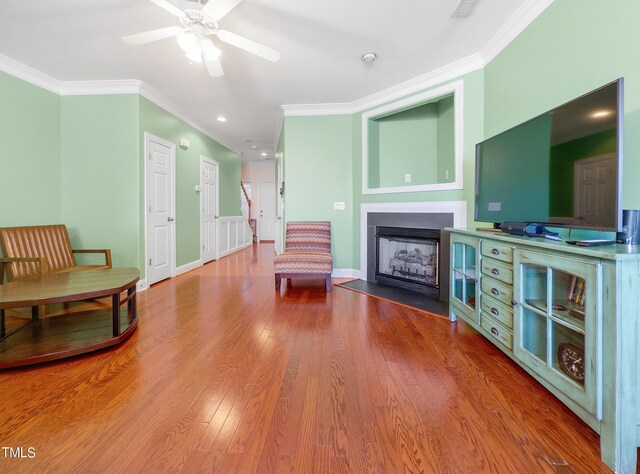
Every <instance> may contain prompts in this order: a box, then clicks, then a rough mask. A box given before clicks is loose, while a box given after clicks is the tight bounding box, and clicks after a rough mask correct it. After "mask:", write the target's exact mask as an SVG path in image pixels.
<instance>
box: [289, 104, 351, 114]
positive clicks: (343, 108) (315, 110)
mask: <svg viewBox="0 0 640 474" xmlns="http://www.w3.org/2000/svg"><path fill="white" fill-rule="evenodd" d="M280 108H281V109H282V111H283V112H284V116H285V117H306V116H311V115H316V116H317V115H350V114H352V113H354V112H355V110H354V108H353V102H352V103H335V104H331V103H328V104H285V105H281V106H280Z"/></svg>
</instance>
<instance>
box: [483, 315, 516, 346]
mask: <svg viewBox="0 0 640 474" xmlns="http://www.w3.org/2000/svg"><path fill="white" fill-rule="evenodd" d="M481 326H482V329H484V330H485V331H487V333H488V334H489V336H490V337H492V338H494V339H496V340H497V341H499V342H501V343H502V344H504V345H505V346H507V347H508V348H509V349H513V333H512V332H511V331H509V330H508V329H507V328H505V327H504V326H503V325H502V324H500V323H499V322H498V321H496V320H495V319H493V318H492V317H491V316H485V315H484V314H483V315H482V322H481Z"/></svg>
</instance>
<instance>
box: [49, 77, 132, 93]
mask: <svg viewBox="0 0 640 474" xmlns="http://www.w3.org/2000/svg"><path fill="white" fill-rule="evenodd" d="M143 85H144V83H143V82H142V81H138V80H136V79H124V80H111V81H63V82H61V83H60V95H62V96H68V95H111V94H139V93H140V89H141V88H142V86H143Z"/></svg>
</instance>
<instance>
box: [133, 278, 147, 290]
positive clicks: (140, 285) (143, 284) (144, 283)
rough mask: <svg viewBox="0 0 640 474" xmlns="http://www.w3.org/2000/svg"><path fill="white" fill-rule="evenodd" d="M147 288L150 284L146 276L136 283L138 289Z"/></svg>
mask: <svg viewBox="0 0 640 474" xmlns="http://www.w3.org/2000/svg"><path fill="white" fill-rule="evenodd" d="M147 288H149V285H147V279H146V278H143V279H142V280H138V283H136V291H144V290H146V289H147Z"/></svg>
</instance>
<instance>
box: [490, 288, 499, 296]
mask: <svg viewBox="0 0 640 474" xmlns="http://www.w3.org/2000/svg"><path fill="white" fill-rule="evenodd" d="M491 294H492V295H496V296H498V295H499V294H500V292H499V291H498V290H497V288H491Z"/></svg>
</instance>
